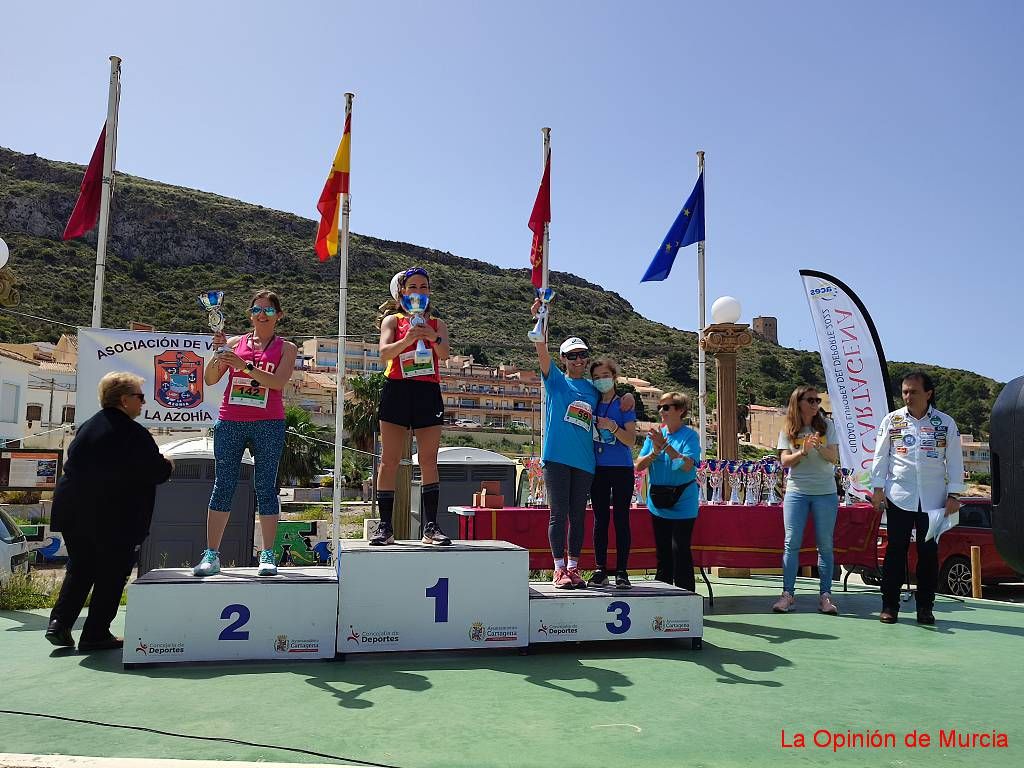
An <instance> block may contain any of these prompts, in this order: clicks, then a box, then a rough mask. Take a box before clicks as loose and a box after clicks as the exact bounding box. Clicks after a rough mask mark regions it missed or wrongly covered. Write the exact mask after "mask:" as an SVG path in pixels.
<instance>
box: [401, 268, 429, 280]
mask: <svg viewBox="0 0 1024 768" xmlns="http://www.w3.org/2000/svg"><path fill="white" fill-rule="evenodd" d="M413 275H423V276H424V277H425V278H427V280H430V275H428V274H427V270H425V269H424V268H423V267H413V268H412V269H407V270H405V279H406V280H408V279H409V278H410V277H412V276H413Z"/></svg>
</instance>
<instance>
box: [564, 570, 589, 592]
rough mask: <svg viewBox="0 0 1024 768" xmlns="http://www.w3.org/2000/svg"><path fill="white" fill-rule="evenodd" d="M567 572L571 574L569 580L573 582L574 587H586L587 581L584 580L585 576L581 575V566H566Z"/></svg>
mask: <svg viewBox="0 0 1024 768" xmlns="http://www.w3.org/2000/svg"><path fill="white" fill-rule="evenodd" d="M565 572H566V574H568V576H569V580H570V581H571V582H572V588H573V589H586V588H587V582H585V581H584V580H583V576H581V575H580V569H579V568H566V569H565Z"/></svg>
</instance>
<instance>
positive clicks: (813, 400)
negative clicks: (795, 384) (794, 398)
mask: <svg viewBox="0 0 1024 768" xmlns="http://www.w3.org/2000/svg"><path fill="white" fill-rule="evenodd" d="M800 399H801V400H804V401H805V402H808V403H810V404H811V405H818V404H819V403H821V398H820V397H801V398H800Z"/></svg>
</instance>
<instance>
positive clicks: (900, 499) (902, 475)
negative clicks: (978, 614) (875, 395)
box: [871, 371, 964, 624]
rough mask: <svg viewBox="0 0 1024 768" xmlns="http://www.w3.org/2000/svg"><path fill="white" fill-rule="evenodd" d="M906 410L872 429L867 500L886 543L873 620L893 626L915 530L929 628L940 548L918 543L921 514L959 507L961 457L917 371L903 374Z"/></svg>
mask: <svg viewBox="0 0 1024 768" xmlns="http://www.w3.org/2000/svg"><path fill="white" fill-rule="evenodd" d="M902 390H903V402H904V403H905V404H906V407H905V408H900V409H899V410H898V411H893V412H892V413H890V414H888V415H887V416H886V417H885V418H884V419H882V423H881V424H879V426H878V441H877V443H876V444H875V458H874V461H873V462H872V464H871V487H872V488H873V492H872V497H871V503H872V504H873V505H874V507H875V509H877V510H879V511H881V509H882V506H883V504H884V505H885V510H886V518H887V523H888V538H889V543H888V547H887V549H886V551H885V563H884V565H883V567H882V612H881V614H879V617H878V619H879V621H881V622H882V623H883V624H895V623H896V619H897V616H898V615H899V610H900V587H901V585H902V584H903V582H904V581H905V580H906V578H907V550H908V549H909V548H910V532H911V530H912V529H914V528H915V527H916V528H917V623H918V624H934V623H935V614H934V613H933V612H932V608H933V606H934V604H935V587H936V585H937V584H938V580H939V557H938V554H939V546H938V544H937V543H936V541H935V540H934V539H932V540H931V541H925V540H924V539H925V534H926V533H927V532H928V514H927V513H928V511H929V510H933V509H940V508H945V510H946V514H947V515H952V514H955V513H956V511H957V510H958V509H959V508H960V501H959V497H958V496H957V494H958V493H960V492H962V491H963V490H964V457H963V453H962V451H961V448H960V431H959V430H958V429H957V426H956V422H954V421H953V419H952V418H950V417H949V416H948V415H947V414H945V413H943V412H942V411H940V410H938V409H936V408H935V385H934V384H933V383H932V380H931V377H930V376H929V375H928V374H927V373H924V372H923V371H913V372H911V373H908V374H907V375H906V376H904V377H903V384H902Z"/></svg>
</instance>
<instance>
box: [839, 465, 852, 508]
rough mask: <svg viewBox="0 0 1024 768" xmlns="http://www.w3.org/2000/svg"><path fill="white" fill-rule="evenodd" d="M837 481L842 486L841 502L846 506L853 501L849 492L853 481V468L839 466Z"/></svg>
mask: <svg viewBox="0 0 1024 768" xmlns="http://www.w3.org/2000/svg"><path fill="white" fill-rule="evenodd" d="M839 482H840V484H841V485H842V486H843V504H846V505H847V506H848V505H850V504H853V503H854V498H853V494H852V493H850V486H851V484H852V483H853V470H852V469H847V468H846V467H840V468H839Z"/></svg>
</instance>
